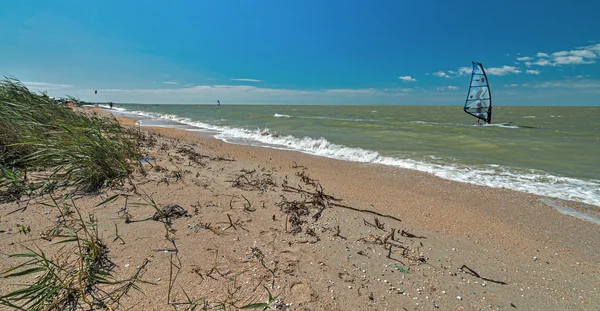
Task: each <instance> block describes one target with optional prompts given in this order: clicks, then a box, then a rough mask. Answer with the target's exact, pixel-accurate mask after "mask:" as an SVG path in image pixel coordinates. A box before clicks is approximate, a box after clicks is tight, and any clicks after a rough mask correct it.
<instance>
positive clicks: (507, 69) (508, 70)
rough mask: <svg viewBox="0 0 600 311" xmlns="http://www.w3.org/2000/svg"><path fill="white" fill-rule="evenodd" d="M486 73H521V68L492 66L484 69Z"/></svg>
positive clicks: (497, 74)
mask: <svg viewBox="0 0 600 311" xmlns="http://www.w3.org/2000/svg"><path fill="white" fill-rule="evenodd" d="M486 73H487V74H489V75H492V76H505V75H509V74H518V73H521V70H520V69H519V68H517V67H514V66H506V65H504V66H502V67H492V68H488V69H487V70H486Z"/></svg>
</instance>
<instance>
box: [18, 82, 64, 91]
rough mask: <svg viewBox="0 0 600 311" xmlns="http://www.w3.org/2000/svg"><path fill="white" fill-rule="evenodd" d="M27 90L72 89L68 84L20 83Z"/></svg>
mask: <svg viewBox="0 0 600 311" xmlns="http://www.w3.org/2000/svg"><path fill="white" fill-rule="evenodd" d="M22 83H23V84H25V86H26V87H28V88H36V89H40V88H49V89H63V88H69V87H73V86H72V85H70V84H56V83H47V82H24V81H23V82H22Z"/></svg>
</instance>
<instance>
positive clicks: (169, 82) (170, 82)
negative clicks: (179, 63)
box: [162, 81, 177, 84]
mask: <svg viewBox="0 0 600 311" xmlns="http://www.w3.org/2000/svg"><path fill="white" fill-rule="evenodd" d="M162 83H164V84H177V82H173V81H163V82H162Z"/></svg>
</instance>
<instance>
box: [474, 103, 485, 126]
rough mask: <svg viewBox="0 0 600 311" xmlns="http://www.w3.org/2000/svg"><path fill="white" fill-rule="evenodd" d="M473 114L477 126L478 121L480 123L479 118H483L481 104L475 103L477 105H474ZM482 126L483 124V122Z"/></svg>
mask: <svg viewBox="0 0 600 311" xmlns="http://www.w3.org/2000/svg"><path fill="white" fill-rule="evenodd" d="M475 114H476V115H477V122H476V124H479V121H481V118H480V117H481V116H483V106H482V105H481V102H477V104H475ZM483 124H485V121H483Z"/></svg>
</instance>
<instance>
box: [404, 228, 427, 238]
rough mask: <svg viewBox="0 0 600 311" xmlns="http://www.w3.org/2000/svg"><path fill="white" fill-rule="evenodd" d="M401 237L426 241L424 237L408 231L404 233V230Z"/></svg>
mask: <svg viewBox="0 0 600 311" xmlns="http://www.w3.org/2000/svg"><path fill="white" fill-rule="evenodd" d="M400 235H401V236H403V237H407V238H413V239H426V237H424V236H418V235H414V234H412V233H410V232H408V231H404V230H402V232H400Z"/></svg>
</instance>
